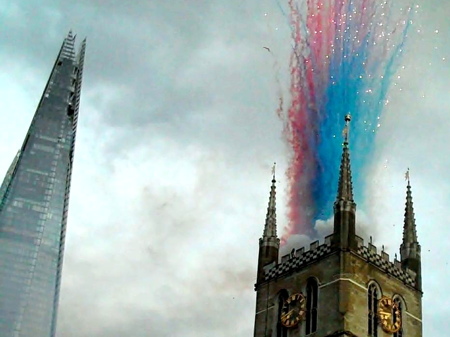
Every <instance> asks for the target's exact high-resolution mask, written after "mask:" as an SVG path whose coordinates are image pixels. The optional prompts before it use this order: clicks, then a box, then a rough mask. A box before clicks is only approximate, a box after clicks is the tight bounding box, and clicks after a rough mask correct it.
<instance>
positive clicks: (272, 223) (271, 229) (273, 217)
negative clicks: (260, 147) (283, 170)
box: [263, 163, 277, 238]
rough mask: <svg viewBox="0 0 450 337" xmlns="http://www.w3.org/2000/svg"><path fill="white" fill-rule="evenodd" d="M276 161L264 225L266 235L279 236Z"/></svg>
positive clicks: (264, 235) (264, 234)
mask: <svg viewBox="0 0 450 337" xmlns="http://www.w3.org/2000/svg"><path fill="white" fill-rule="evenodd" d="M275 183H276V180H275V163H274V165H273V168H272V186H271V187H270V196H269V205H268V207H267V215H266V223H265V225H264V233H263V238H264V237H277V214H276V200H275V199H276V198H275V195H276V191H275V189H276V187H275Z"/></svg>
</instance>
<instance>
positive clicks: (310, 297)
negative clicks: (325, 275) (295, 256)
mask: <svg viewBox="0 0 450 337" xmlns="http://www.w3.org/2000/svg"><path fill="white" fill-rule="evenodd" d="M318 292H319V285H318V283H317V280H316V279H315V278H309V279H308V282H307V283H306V328H305V332H306V334H307V335H308V334H310V333H313V332H316V330H317V296H318Z"/></svg>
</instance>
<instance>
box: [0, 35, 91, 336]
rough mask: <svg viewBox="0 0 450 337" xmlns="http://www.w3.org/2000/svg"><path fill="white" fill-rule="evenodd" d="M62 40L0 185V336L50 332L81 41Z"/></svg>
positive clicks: (73, 132)
mask: <svg viewBox="0 0 450 337" xmlns="http://www.w3.org/2000/svg"><path fill="white" fill-rule="evenodd" d="M74 43H75V37H74V36H73V35H72V34H71V33H69V35H68V36H67V37H66V38H65V39H64V42H63V44H62V47H61V50H60V52H59V54H58V57H57V59H56V62H55V65H54V67H53V70H52V72H51V74H50V78H49V80H48V82H47V85H46V87H45V90H44V93H43V95H42V98H41V100H40V102H39V104H38V107H37V109H36V112H35V115H34V117H33V120H32V122H31V125H30V128H29V130H28V133H27V134H26V137H25V140H24V142H23V145H22V147H21V149H20V150H19V152H18V153H17V156H16V157H15V158H14V160H13V163H12V164H11V166H10V168H9V170H8V172H7V174H6V177H5V179H4V181H3V184H2V185H1V187H0V336H1V337H53V336H54V335H55V327H56V314H57V308H58V298H59V287H60V279H61V266H62V260H63V251H64V240H65V234H66V224H67V211H68V205H69V191H70V180H71V173H72V163H73V155H74V145H75V135H76V129H77V119H78V107H79V103H80V90H81V79H82V72H83V60H84V53H85V46H86V43H85V41H83V43H82V45H81V48H80V50H79V52H78V55H76V54H75V47H74Z"/></svg>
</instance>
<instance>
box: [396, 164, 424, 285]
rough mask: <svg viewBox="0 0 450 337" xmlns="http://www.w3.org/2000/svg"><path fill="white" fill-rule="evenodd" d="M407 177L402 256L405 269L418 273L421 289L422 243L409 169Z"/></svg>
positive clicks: (417, 279)
mask: <svg viewBox="0 0 450 337" xmlns="http://www.w3.org/2000/svg"><path fill="white" fill-rule="evenodd" d="M405 178H406V180H407V182H408V184H407V186H406V203H405V219H404V225H403V241H402V244H401V245H400V257H401V262H402V268H403V269H405V270H406V269H410V270H412V271H413V272H414V273H416V284H417V285H418V288H419V289H421V283H422V282H421V278H422V276H421V258H420V244H419V242H418V240H417V231H416V219H415V218H414V206H413V201H412V193H411V183H410V180H409V169H408V171H407V172H406V175H405Z"/></svg>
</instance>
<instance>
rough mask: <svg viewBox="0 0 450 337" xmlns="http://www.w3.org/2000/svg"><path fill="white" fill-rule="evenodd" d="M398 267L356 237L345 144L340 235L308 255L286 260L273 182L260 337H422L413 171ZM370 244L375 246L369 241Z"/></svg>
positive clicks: (337, 219) (263, 244) (260, 277)
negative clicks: (281, 244)
mask: <svg viewBox="0 0 450 337" xmlns="http://www.w3.org/2000/svg"><path fill="white" fill-rule="evenodd" d="M407 180H408V184H407V192H406V210H405V219H404V227H403V242H402V244H401V246H400V261H398V260H397V259H396V258H395V259H394V261H393V262H390V260H389V255H388V254H386V253H385V252H384V249H382V250H381V252H377V248H376V247H375V246H374V245H372V242H369V243H368V244H367V245H364V242H363V240H362V238H360V237H358V236H357V235H356V229H357V228H356V221H355V219H356V204H355V202H354V200H353V188H352V180H351V171H350V154H349V148H348V140H347V139H345V141H344V147H343V154H342V161H341V167H340V177H339V185H338V193H337V198H336V201H335V203H334V230H333V233H332V234H331V235H329V236H327V237H325V239H324V243H323V244H320V245H319V242H318V241H315V242H313V243H311V245H310V248H309V250H306V251H305V250H304V249H303V248H300V247H299V249H297V250H293V251H292V252H291V253H290V254H288V255H286V256H283V257H280V256H279V246H280V240H279V239H278V237H277V231H276V210H275V176H274V178H273V180H272V187H271V191H270V199H269V207H268V209H267V217H266V222H265V226H264V232H263V236H262V238H261V239H260V240H259V247H260V248H259V259H258V273H257V281H256V285H255V290H256V314H255V330H254V337H300V336H311V337H337V336H352V337H355V336H357V337H367V336H369V337H387V336H392V337H422V284H421V259H420V245H419V243H418V240H417V233H416V224H415V219H414V210H413V202H412V196H411V186H410V183H409V173H408V174H407ZM370 241H372V240H370Z"/></svg>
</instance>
